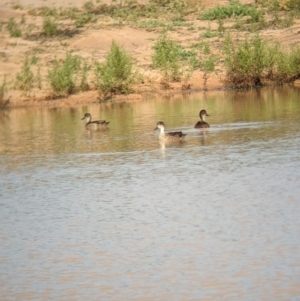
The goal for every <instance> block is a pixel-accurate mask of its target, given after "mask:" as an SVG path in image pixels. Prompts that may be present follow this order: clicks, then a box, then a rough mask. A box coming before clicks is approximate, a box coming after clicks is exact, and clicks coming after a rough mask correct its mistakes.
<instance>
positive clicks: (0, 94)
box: [0, 76, 9, 110]
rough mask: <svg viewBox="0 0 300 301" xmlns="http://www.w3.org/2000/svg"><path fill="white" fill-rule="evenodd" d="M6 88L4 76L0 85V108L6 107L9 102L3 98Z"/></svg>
mask: <svg viewBox="0 0 300 301" xmlns="http://www.w3.org/2000/svg"><path fill="white" fill-rule="evenodd" d="M6 90H7V88H6V77H5V76H4V77H3V81H2V84H1V86H0V110H4V109H6V108H7V107H8V104H9V99H5V93H6Z"/></svg>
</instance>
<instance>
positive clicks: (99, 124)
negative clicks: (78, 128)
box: [81, 113, 109, 130]
mask: <svg viewBox="0 0 300 301" xmlns="http://www.w3.org/2000/svg"><path fill="white" fill-rule="evenodd" d="M83 119H86V124H85V128H86V129H88V130H98V129H105V128H107V125H108V124H109V121H106V120H94V121H92V115H91V114H90V113H85V114H84V116H83V118H81V120H83Z"/></svg>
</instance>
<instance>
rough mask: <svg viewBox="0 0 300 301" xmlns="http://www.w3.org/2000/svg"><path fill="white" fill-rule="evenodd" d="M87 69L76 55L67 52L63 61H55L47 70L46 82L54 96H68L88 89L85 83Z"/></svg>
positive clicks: (84, 62) (85, 64) (81, 59)
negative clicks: (47, 81) (48, 83)
mask: <svg viewBox="0 0 300 301" xmlns="http://www.w3.org/2000/svg"><path fill="white" fill-rule="evenodd" d="M88 70H89V68H88V65H87V63H86V61H85V60H84V59H83V58H81V57H80V56H78V55H72V53H70V52H67V54H66V58H65V59H64V60H58V59H55V60H54V61H53V63H52V66H51V67H50V69H49V70H48V80H49V82H50V86H51V88H52V91H53V93H54V94H55V95H68V94H72V93H74V92H77V91H80V90H82V89H83V90H86V89H87V88H88V86H87V83H86V78H87V72H88Z"/></svg>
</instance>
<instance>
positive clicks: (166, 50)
mask: <svg viewBox="0 0 300 301" xmlns="http://www.w3.org/2000/svg"><path fill="white" fill-rule="evenodd" d="M153 49H154V54H153V56H152V64H153V66H154V67H155V68H158V69H159V70H160V71H161V73H162V76H163V80H164V81H180V80H181V77H182V76H183V77H185V78H187V77H189V76H190V73H191V72H192V70H193V69H194V68H196V66H197V60H196V52H194V51H193V50H191V51H186V50H184V49H183V48H182V47H181V46H180V45H179V44H178V43H176V42H175V41H174V40H172V39H171V38H170V37H169V36H168V35H167V34H166V33H163V34H162V35H161V36H160V37H159V38H158V39H157V41H156V43H155V45H154V47H153Z"/></svg>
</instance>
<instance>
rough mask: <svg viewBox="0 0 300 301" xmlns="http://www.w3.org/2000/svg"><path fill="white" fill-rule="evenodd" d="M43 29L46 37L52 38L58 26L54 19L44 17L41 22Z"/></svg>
mask: <svg viewBox="0 0 300 301" xmlns="http://www.w3.org/2000/svg"><path fill="white" fill-rule="evenodd" d="M43 29H44V32H45V34H46V36H48V37H53V36H55V35H57V33H58V25H57V22H56V21H55V19H53V18H50V17H46V18H44V22H43Z"/></svg>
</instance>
